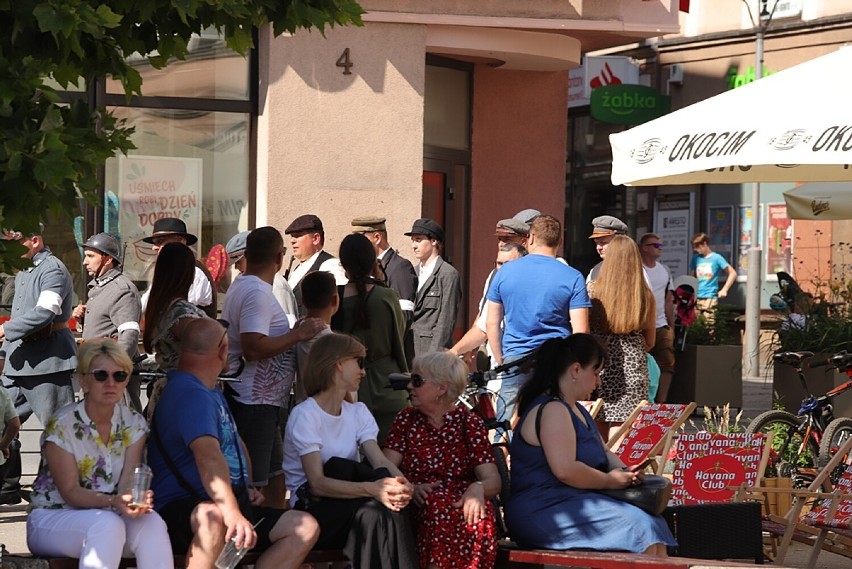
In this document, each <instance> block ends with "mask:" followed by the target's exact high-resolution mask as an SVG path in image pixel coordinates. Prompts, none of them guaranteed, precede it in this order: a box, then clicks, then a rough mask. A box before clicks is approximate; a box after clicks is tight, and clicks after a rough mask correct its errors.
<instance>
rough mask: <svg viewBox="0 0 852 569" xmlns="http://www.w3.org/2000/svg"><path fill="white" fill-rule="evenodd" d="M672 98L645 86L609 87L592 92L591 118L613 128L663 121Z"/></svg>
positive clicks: (670, 106) (669, 108) (670, 105)
mask: <svg viewBox="0 0 852 569" xmlns="http://www.w3.org/2000/svg"><path fill="white" fill-rule="evenodd" d="M671 108H672V98H671V97H669V96H667V95H661V94H660V92H659V91H657V90H656V89H652V88H651V87H645V86H644V85H609V86H606V87H599V88H597V89H595V90H593V91H592V98H591V106H590V111H591V114H592V118H594V119H595V120H599V121H601V122H606V123H610V124H625V125H628V124H629V125H635V124H642V123H645V122H648V121H650V120H653V119H655V118H657V117H661V116H663V115H664V114H666V113H668V112H669V111H670V110H671Z"/></svg>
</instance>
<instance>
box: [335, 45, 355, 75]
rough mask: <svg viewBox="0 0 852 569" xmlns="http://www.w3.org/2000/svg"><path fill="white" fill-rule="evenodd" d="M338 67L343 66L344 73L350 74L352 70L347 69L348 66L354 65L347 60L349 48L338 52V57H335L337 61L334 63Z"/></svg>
mask: <svg viewBox="0 0 852 569" xmlns="http://www.w3.org/2000/svg"><path fill="white" fill-rule="evenodd" d="M335 65H337V66H338V67H342V68H343V74H344V75H352V71H350V70H349V68H350V67H352V66H353V65H355V64H354V63H352V62H351V61H349V48H348V47H347V48H346V49H344V50H343V53H341V54H340V57H338V58H337V63H335Z"/></svg>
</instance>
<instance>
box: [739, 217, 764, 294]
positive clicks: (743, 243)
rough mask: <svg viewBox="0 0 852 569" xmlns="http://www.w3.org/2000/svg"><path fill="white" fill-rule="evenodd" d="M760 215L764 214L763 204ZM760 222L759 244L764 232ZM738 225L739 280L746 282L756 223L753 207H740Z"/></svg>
mask: <svg viewBox="0 0 852 569" xmlns="http://www.w3.org/2000/svg"><path fill="white" fill-rule="evenodd" d="M760 213H763V204H761V205H760ZM757 222H758V226H757V227H758V232H759V235H758V242H759V241H760V240H761V239H763V231H762V228H761V226H760V225H759V223H760V220H759V219H758V220H757ZM737 223H738V226H739V235H738V240H737V241H738V249H739V251H738V255H737V264H736V269H737V280H739V281H744V280H745V278H746V275H747V273H748V250H749V249H750V248H751V229H752V227H753V224H754V223H755V221H754V220H753V219H752V215H751V206H747V205H741V206H740V207H739V211H738V216H737Z"/></svg>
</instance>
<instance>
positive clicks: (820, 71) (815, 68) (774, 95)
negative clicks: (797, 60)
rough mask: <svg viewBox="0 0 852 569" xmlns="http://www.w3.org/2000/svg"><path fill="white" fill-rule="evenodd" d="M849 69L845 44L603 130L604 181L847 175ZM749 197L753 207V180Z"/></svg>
mask: <svg viewBox="0 0 852 569" xmlns="http://www.w3.org/2000/svg"><path fill="white" fill-rule="evenodd" d="M759 40H760V38H759ZM850 70H852V47H849V46H847V47H843V48H841V49H838V50H837V51H835V52H833V53H830V54H828V55H825V56H822V57H818V58H816V59H813V60H811V61H808V62H805V63H802V64H800V65H797V66H795V67H791V68H789V69H785V70H783V71H780V72H778V73H775V74H773V75H770V76H768V77H764V78H762V79H759V80H758V81H755V82H753V83H749V84H748V85H745V86H743V87H740V88H738V89H734V90H731V91H727V92H725V93H722V94H720V95H717V96H715V97H711V98H709V99H706V100H704V101H700V102H698V103H695V104H694V105H690V106H688V107H685V108H683V109H679V110H677V111H675V112H673V113H670V114H668V115H665V116H663V117H660V118H658V119H655V120H653V121H650V122H647V123H645V124H643V125H640V126H637V127H635V128H632V129H630V130H628V131H626V132H622V133H618V134H612V135H610V137H609V139H610V144H611V145H612V156H613V161H612V183H613V184H615V185H620V184H624V185H628V186H656V185H676V184H702V183H703V184H733V183H741V182H756V183H759V182H812V181H826V182H835V181H849V180H852V167H850V164H852V105H850V104H849V93H850V92H852V73H850ZM752 198H753V199H752V203H753V207H757V203H758V202H759V199H758V198H759V186H756V187H755V189H754V191H753V196H752ZM755 233H756V231H755ZM758 253H759V252H758V251H757V249H752V250H750V252H749V269H748V294H747V303H746V304H747V307H746V342H745V344H746V345H745V346H744V348H745V352H746V358H747V361H746V364H747V366H746V369H747V370H748V372H749V373H750V374H751V375H756V370H757V369H758V343H759V341H758V331H759V329H760V302H759V297H760V281H761V275H760V271H761V269H760V259H761V258H760V255H759V254H758Z"/></svg>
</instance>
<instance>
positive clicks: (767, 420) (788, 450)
mask: <svg viewBox="0 0 852 569" xmlns="http://www.w3.org/2000/svg"><path fill="white" fill-rule="evenodd" d="M813 355H814V354H813V353H812V352H781V353H778V354H775V355H774V356H773V359H774V360H775V361H776V362H779V363H782V364H785V365H789V366H791V367H793V368H794V369H795V370H796V373H797V375H798V377H799V382H800V383H801V385H802V389H803V390H804V392H805V397H804V399H802V404H801V407H800V408H799V412H798V414H797V415H794V414H792V413H789V412H787V411H783V410H781V409H773V410H771V411H766V412H764V413H761V414H760V415H758V416H757V417H755V418H754V419H753V420H752V422H751V423H750V424H749V425H748V427H747V428H746V432H747V433H751V434H755V433H768V432H771V433H773V435H774V436H773V439H772V453H771V455H770V464H769V465H768V466H769V468H773V469H774V470H775V474H776V476H778V477H784V478H790V479H792V481H793V487H794V488H807V487H808V486H809V485H810V483H811V482H812V481H813V480H814V478H815V477H816V475H817V472H818V470H819V469H820V468H821V467H822V466H823V465H824V464H825V463H827V462H828V460H830V458H831V456H830V454H826V453H830V452H831V449H832V448H833V449H834V452H836V451H837V449H838V448H839V446H834V445H833V444H832V443H831V440H832V439H835V440H841V439H842V440H845V437H847V436H851V435H852V419H845V418H843V419H845V421H841V422H835V421H836V420H835V417H834V409H833V406H832V404H831V401H832V399H834V398H835V397H837V396H838V395H839V394H841V393H843V392H844V391H846V390H847V389H850V388H852V381H849V382H847V383H845V384H843V385H840V386H838V387H836V388H834V389H832V390H831V391H829V392H827V393H826V394H825V395H822V396H819V397H817V396H815V395H813V394H812V393H811V392H810V389H809V388H808V384H807V380H806V379H805V374H804V372H803V371H802V370H803V368H804V365H805V361H806V360H808V359H809V358H812V357H813ZM850 358H852V356H850ZM839 361H846V360H843V359H842V358H841V360H839ZM831 362H832V358H829V360H826V361H825V362H820V363H817V364H811V366H810V367H819V366H823V365H828V364H830V363H831ZM850 364H852V361H850ZM847 421H848V422H847ZM833 422H834V423H835V425H834V426H833V427H832V431H831V433H829V432H828V429H829V427H830V426H831V425H832V423H833ZM826 438H828V440H829V442H828V443H825V445H826V446H825V448H824V449H823V448H822V447H823V444H824V441H825V439H826ZM826 456H827V458H826ZM823 458H824V459H825V462H823ZM835 482H836V480H831V479H829V480H826V487H825V490H827V491H828V490H830V489H831V487H830V486H829V484H834V483H835Z"/></svg>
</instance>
